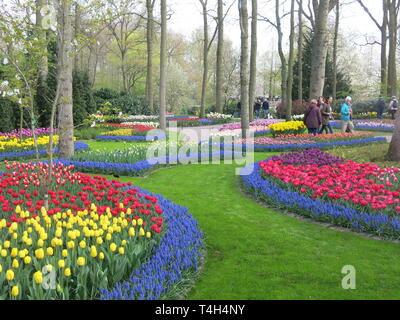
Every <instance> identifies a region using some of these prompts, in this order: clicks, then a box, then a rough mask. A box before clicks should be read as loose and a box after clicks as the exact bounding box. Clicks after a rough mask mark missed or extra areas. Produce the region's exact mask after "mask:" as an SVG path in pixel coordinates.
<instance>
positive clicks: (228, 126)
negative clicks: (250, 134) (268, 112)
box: [219, 120, 282, 131]
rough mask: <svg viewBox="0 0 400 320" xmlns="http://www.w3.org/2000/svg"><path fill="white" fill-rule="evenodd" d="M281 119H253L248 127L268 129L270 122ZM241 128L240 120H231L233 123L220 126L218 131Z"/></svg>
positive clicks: (274, 122)
mask: <svg viewBox="0 0 400 320" xmlns="http://www.w3.org/2000/svg"><path fill="white" fill-rule="evenodd" d="M280 122H282V120H258V121H253V122H250V127H252V128H253V127H257V129H258V130H257V131H260V130H269V127H270V126H271V125H272V124H276V123H280ZM241 128H242V124H241V123H240V122H233V123H228V124H226V125H224V126H222V127H221V128H220V129H219V130H220V131H227V130H238V129H241Z"/></svg>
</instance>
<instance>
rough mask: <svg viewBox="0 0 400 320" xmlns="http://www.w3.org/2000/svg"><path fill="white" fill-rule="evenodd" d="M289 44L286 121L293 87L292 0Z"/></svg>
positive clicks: (291, 103) (289, 111)
mask: <svg viewBox="0 0 400 320" xmlns="http://www.w3.org/2000/svg"><path fill="white" fill-rule="evenodd" d="M290 10H291V11H290V40H289V42H290V44H289V63H288V77H287V92H286V106H287V107H286V121H290V120H292V106H293V100H292V88H293V65H294V0H292V1H291V8H290Z"/></svg>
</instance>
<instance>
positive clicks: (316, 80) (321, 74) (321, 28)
mask: <svg viewBox="0 0 400 320" xmlns="http://www.w3.org/2000/svg"><path fill="white" fill-rule="evenodd" d="M329 2H330V1H329V0H320V2H319V5H316V6H317V8H314V10H316V12H317V14H316V16H315V30H314V39H313V45H312V54H311V56H312V57H313V59H312V62H311V79H310V99H313V98H317V97H319V96H321V95H322V94H323V91H324V85H325V67H326V55H327V53H328V50H327V49H328V15H329V9H330V8H329Z"/></svg>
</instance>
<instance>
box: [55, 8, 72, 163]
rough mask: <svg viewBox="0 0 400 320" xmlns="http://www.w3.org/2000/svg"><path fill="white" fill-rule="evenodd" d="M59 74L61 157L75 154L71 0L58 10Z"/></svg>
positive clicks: (66, 157)
mask: <svg viewBox="0 0 400 320" xmlns="http://www.w3.org/2000/svg"><path fill="white" fill-rule="evenodd" d="M58 20H59V28H60V30H59V33H58V37H59V38H58V75H57V78H58V79H57V81H58V82H59V85H60V99H59V103H58V108H59V109H58V115H59V119H58V129H59V137H60V142H59V157H60V158H61V159H68V158H71V157H72V156H73V155H74V120H73V103H72V65H73V54H72V18H71V4H70V1H69V0H62V1H61V3H60V5H59V10H58Z"/></svg>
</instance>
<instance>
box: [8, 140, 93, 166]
mask: <svg viewBox="0 0 400 320" xmlns="http://www.w3.org/2000/svg"><path fill="white" fill-rule="evenodd" d="M87 149H89V146H88V145H87V144H86V143H83V142H79V141H78V142H75V151H82V150H87ZM53 152H54V153H57V152H58V148H55V149H54V151H53ZM35 154H36V151H35V150H26V151H18V152H8V153H0V161H2V160H14V159H18V158H26V157H32V156H35ZM45 154H47V150H46V149H41V150H39V155H40V156H43V155H45Z"/></svg>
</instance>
